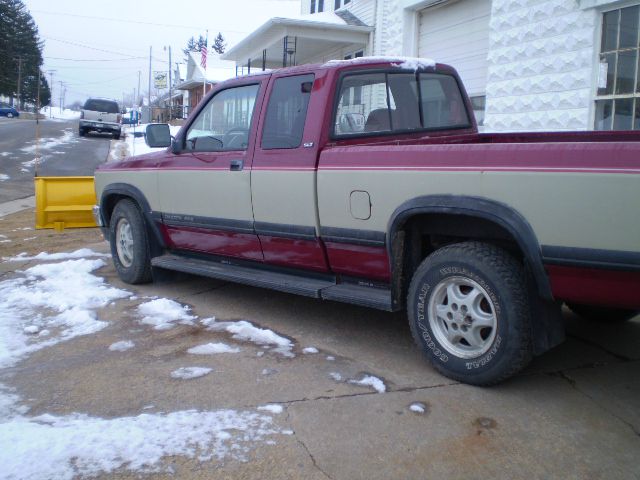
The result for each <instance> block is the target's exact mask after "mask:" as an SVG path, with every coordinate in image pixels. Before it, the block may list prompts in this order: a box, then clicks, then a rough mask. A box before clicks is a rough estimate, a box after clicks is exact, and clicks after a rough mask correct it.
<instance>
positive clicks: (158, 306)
mask: <svg viewBox="0 0 640 480" xmlns="http://www.w3.org/2000/svg"><path fill="white" fill-rule="evenodd" d="M188 312H189V307H187V306H183V305H180V304H179V303H178V302H174V301H173V300H169V299H168V298H158V299H156V300H151V301H150V302H146V303H142V304H140V305H138V314H140V315H141V316H142V320H140V322H141V323H143V324H145V325H152V326H153V328H154V329H156V330H169V329H171V328H173V327H175V326H176V324H182V325H193V321H194V320H196V319H197V318H198V317H195V316H193V315H189V313H188Z"/></svg>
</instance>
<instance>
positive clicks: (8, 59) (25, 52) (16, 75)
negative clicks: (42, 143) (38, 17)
mask: <svg viewBox="0 0 640 480" xmlns="http://www.w3.org/2000/svg"><path fill="white" fill-rule="evenodd" d="M42 48H43V43H42V41H41V40H40V37H39V34H38V27H37V26H36V24H35V22H34V20H33V17H31V14H30V13H29V11H28V10H27V8H26V6H25V5H24V3H23V2H22V0H0V94H3V95H8V96H13V97H16V98H18V96H19V98H18V102H19V106H20V107H21V108H22V107H23V106H24V104H25V102H28V103H36V98H37V90H38V76H40V78H41V85H40V93H41V104H43V105H44V104H46V103H45V102H42V98H44V97H46V98H47V102H48V99H49V97H50V93H49V86H48V84H47V83H46V79H44V76H43V75H42V73H41V70H40V67H41V66H42V63H43V59H42ZM42 80H44V81H42ZM18 93H19V95H18Z"/></svg>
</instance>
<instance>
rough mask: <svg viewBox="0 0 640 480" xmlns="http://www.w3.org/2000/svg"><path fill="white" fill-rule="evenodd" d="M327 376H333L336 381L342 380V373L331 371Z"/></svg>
mask: <svg viewBox="0 0 640 480" xmlns="http://www.w3.org/2000/svg"><path fill="white" fill-rule="evenodd" d="M329 376H330V377H331V378H333V379H334V380H335V381H336V382H341V381H342V375H340V374H339V373H338V372H331V373H330V374H329Z"/></svg>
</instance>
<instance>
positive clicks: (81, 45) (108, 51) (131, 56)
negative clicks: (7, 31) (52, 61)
mask: <svg viewBox="0 0 640 480" xmlns="http://www.w3.org/2000/svg"><path fill="white" fill-rule="evenodd" d="M43 38H46V39H48V40H55V41H56V42H60V43H66V44H68V45H75V46H76V47H82V48H88V49H89V50H96V51H98V52H104V53H112V54H114V55H122V56H123V57H128V58H129V59H131V60H133V59H138V58H139V57H134V56H133V55H128V54H126V53H120V52H114V51H112V50H104V49H102V48H96V47H91V46H89V45H84V44H82V43H77V42H71V41H69V40H62V39H60V38H54V37H45V36H43Z"/></svg>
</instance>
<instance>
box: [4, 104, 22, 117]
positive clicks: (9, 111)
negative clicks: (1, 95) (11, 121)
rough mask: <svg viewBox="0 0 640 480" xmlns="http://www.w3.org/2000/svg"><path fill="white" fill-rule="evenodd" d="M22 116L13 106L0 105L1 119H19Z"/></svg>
mask: <svg viewBox="0 0 640 480" xmlns="http://www.w3.org/2000/svg"><path fill="white" fill-rule="evenodd" d="M19 116H20V112H18V110H16V109H15V108H14V107H12V106H11V105H6V104H2V105H0V117H9V118H14V117H15V118H17V117H19Z"/></svg>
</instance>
